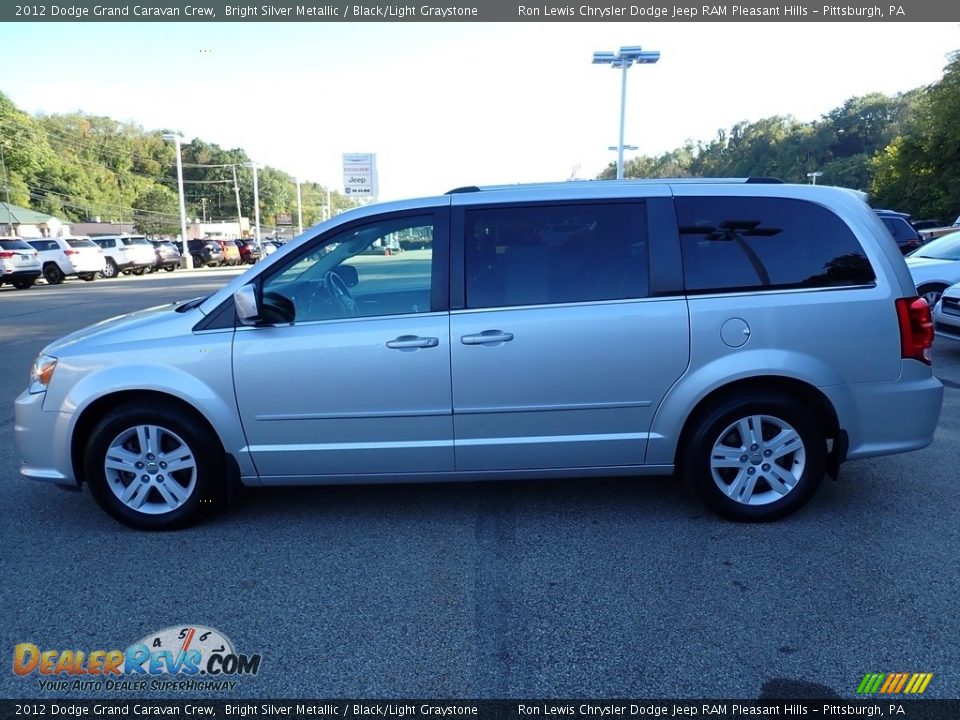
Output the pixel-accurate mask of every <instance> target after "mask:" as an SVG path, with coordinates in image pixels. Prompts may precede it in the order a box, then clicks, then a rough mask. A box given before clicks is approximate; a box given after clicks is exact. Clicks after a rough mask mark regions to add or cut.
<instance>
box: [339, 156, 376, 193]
mask: <svg viewBox="0 0 960 720" xmlns="http://www.w3.org/2000/svg"><path fill="white" fill-rule="evenodd" d="M343 192H344V194H346V195H362V196H364V197H369V198H373V199H376V197H377V156H376V155H375V154H374V153H344V154H343Z"/></svg>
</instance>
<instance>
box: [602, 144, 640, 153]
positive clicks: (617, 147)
mask: <svg viewBox="0 0 960 720" xmlns="http://www.w3.org/2000/svg"><path fill="white" fill-rule="evenodd" d="M621 147H623V149H624V150H625V151H626V150H631V151H633V150H639V149H640V148H638V147H637V146H636V145H623V146H620V145H610V146H608V147H607V150H614V151H616V152H620V148H621Z"/></svg>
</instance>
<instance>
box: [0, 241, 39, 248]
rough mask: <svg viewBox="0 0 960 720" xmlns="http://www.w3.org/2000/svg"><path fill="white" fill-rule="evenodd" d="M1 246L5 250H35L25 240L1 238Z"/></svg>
mask: <svg viewBox="0 0 960 720" xmlns="http://www.w3.org/2000/svg"><path fill="white" fill-rule="evenodd" d="M0 248H3V249H4V250H33V248H32V247H30V246H29V245H27V244H26V243H25V242H24V241H23V240H0Z"/></svg>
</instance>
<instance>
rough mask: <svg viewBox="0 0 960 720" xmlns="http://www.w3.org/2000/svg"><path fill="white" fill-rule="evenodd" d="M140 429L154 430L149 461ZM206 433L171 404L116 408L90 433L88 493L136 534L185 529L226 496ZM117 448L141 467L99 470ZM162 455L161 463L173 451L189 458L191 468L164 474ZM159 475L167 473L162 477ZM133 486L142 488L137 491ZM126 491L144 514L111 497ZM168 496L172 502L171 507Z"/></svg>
mask: <svg viewBox="0 0 960 720" xmlns="http://www.w3.org/2000/svg"><path fill="white" fill-rule="evenodd" d="M141 426H151V427H155V428H158V429H159V432H158V433H157V439H156V440H155V441H156V442H158V447H159V452H155V453H154V454H153V456H152V459H149V460H148V458H150V456H149V455H147V454H146V453H147V452H148V451H149V450H151V448H150V447H141V445H140V440H139V436H138V435H137V432H136V429H137V428H138V427H141ZM210 434H211V433H210V430H209V428H208V427H206V426H205V425H204V424H203V423H201V422H200V421H199V420H197V419H196V418H195V417H194V416H193V415H191V414H189V413H185V412H183V411H182V410H180V409H178V408H176V407H175V406H172V405H168V404H164V403H149V404H148V403H143V404H127V405H121V406H119V407H117V408H115V409H114V410H111V411H110V412H109V413H108V414H107V415H106V416H105V417H104V418H103V419H102V420H101V421H100V422H99V423H97V425H96V426H95V427H94V429H93V431H92V432H91V433H90V439H89V441H88V442H87V446H86V449H85V453H84V460H83V465H84V477H85V479H86V481H87V483H88V485H89V486H90V492H91V493H92V494H93V497H94V498H95V499H96V501H97V503H98V504H99V505H100V507H101V508H103V510H104V511H106V512H107V514H109V515H110V516H111V517H113V518H114V519H115V520H118V521H120V522H121V523H123V524H124V525H128V526H130V527H133V528H137V529H139V530H173V529H176V528H181V527H185V526H187V525H190V524H192V523H194V522H196V521H197V520H198V519H199V518H200V517H201V516H202V515H203V514H205V513H207V512H209V511H211V510H214V509H217V508H219V507H221V506H222V505H223V504H224V498H225V497H226V492H225V491H226V485H225V481H224V477H225V473H224V470H223V451H222V449H221V448H220V446H219V445H218V444H217V442H216V440H214V441H213V442H211V439H210ZM117 445H119V446H121V447H123V448H124V449H126V451H127V452H129V453H131V454H132V455H134V456H138V457H139V458H140V459H141V465H140V466H139V467H133V466H131V468H130V471H129V472H127V471H120V470H112V471H111V470H108V469H107V468H106V467H105V462H106V459H107V457H108V455H107V453H108V450H109V449H110V448H111V446H117ZM153 449H154V450H156V448H153ZM164 452H168V453H170V455H169V456H166V457H167V459H170V458H171V457H172V455H173V453H174V452H175V453H176V454H177V455H178V456H183V455H184V454H189V455H190V456H192V465H191V467H190V468H188V469H180V470H177V471H165V470H164V467H165V466H164V465H163V462H164V461H163V460H161V458H164V457H165V455H164V454H163V453H164ZM164 472H169V473H170V474H169V475H164V474H163V473H164ZM108 473H109V477H108ZM174 473H175V474H174ZM142 478H148V479H147V480H146V481H144V480H142ZM172 483H175V484H176V486H177V487H178V491H177V492H176V493H171V492H170V488H171V484H172ZM135 486H142V488H146V489H145V490H143V489H141V490H137V489H136V487H135ZM127 489H130V490H131V491H132V500H131V504H136V502H135V501H136V500H138V499H139V500H140V501H141V503H142V506H141V507H146V508H148V510H149V511H145V510H144V509H135V508H133V507H131V505H130V504H128V503H126V502H124V501H123V500H122V499H121V498H120V496H119V495H118V494H117V493H119V492H124V491H125V490H127ZM169 498H174V499H175V500H176V501H177V503H171V501H170V499H169ZM171 505H173V506H172V507H171Z"/></svg>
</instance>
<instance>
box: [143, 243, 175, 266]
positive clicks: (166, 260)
mask: <svg viewBox="0 0 960 720" xmlns="http://www.w3.org/2000/svg"><path fill="white" fill-rule="evenodd" d="M150 242H151V243H153V251H154V252H155V253H156V254H157V263H156V264H155V265H154V266H153V268H152V270H160V269H161V268H163V269H164V270H166V271H167V272H173V271H174V270H176V269H177V268H178V267H180V250H179V249H178V248H177V245H176V243H174V242H172V241H170V240H151V241H150Z"/></svg>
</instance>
